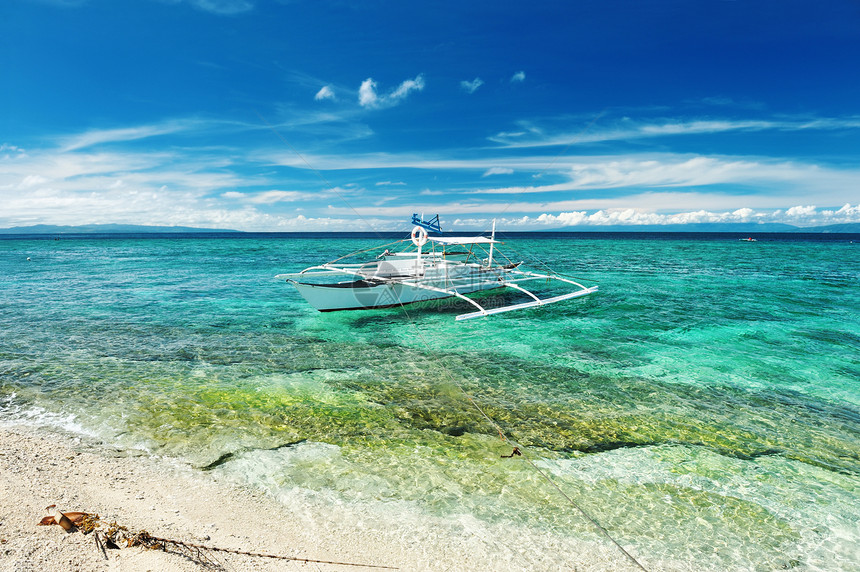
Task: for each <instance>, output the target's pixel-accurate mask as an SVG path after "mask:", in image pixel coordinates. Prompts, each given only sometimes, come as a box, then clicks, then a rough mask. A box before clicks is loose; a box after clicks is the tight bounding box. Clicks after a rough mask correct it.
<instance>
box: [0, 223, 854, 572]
mask: <svg viewBox="0 0 860 572" xmlns="http://www.w3.org/2000/svg"><path fill="white" fill-rule="evenodd" d="M737 238H738V237H736V236H729V235H726V236H720V235H713V236H695V237H694V236H683V235H644V236H639V235H570V236H565V237H562V236H557V235H546V236H543V237H535V236H527V235H526V236H512V237H511V238H509V239H507V240H506V245H505V249H504V250H505V251H506V252H507V253H509V254H510V255H511V258H514V259H525V260H526V262H527V263H529V262H534V261H536V260H539V261H542V262H544V263H546V264H547V265H548V266H550V267H551V268H553V269H555V270H557V271H560V272H564V273H565V274H568V275H571V276H574V277H576V278H577V279H579V280H580V281H581V282H583V283H584V284H586V285H593V284H599V285H600V292H599V293H597V294H595V295H592V296H589V297H586V298H582V299H577V300H572V301H569V302H565V303H560V304H556V305H553V306H550V307H546V308H538V309H533V310H528V311H523V312H515V313H509V314H503V315H498V316H495V317H492V318H488V319H479V320H471V321H466V322H455V320H454V316H456V315H457V314H458V313H464V312H468V311H470V310H471V308H470V307H469V306H468V305H467V304H465V303H445V304H442V305H440V306H424V307H421V306H415V305H413V306H409V307H408V308H407V311H404V310H402V309H401V310H398V309H390V310H373V311H362V312H338V313H326V314H322V313H318V312H316V311H315V310H313V309H311V308H310V307H309V306H307V304H306V303H305V302H304V301H303V300H302V299H301V298H300V297H299V296H298V294H297V293H296V292H295V291H294V290H293V289H292V288H291V287H289V286H288V285H286V284H284V283H283V282H278V281H276V280H274V278H273V277H274V275H275V274H278V273H282V272H290V271H297V270H300V269H302V268H304V267H306V266H309V265H312V264H316V263H320V262H324V261H328V260H331V259H334V258H336V257H338V256H340V255H342V254H344V253H347V252H350V251H353V250H357V249H360V248H364V247H368V246H372V245H374V244H376V243H378V242H385V241H386V240H377V239H374V238H370V237H360V236H353V237H349V236H338V235H333V236H322V235H308V236H302V235H300V236H297V235H222V236H202V237H201V236H198V237H194V236H183V237H170V236H159V237H117V236H114V237H99V238H91V237H89V238H88V237H63V238H62V239H60V240H50V239H35V238H16V239H4V240H0V276H2V280H0V422H3V423H8V424H29V425H38V426H41V427H43V428H47V429H50V430H56V431H64V432H72V433H76V434H80V435H83V436H85V437H86V438H88V439H92V440H96V441H98V442H101V443H104V444H105V445H107V446H110V447H113V448H119V449H120V450H124V451H129V452H132V451H145V452H147V453H149V454H152V455H157V456H163V457H166V458H168V459H173V460H179V461H181V462H184V463H187V464H188V465H190V466H192V467H194V470H199V471H208V472H214V473H216V474H217V475H219V476H220V477H223V478H227V479H231V480H233V481H235V482H239V483H243V484H247V485H249V486H251V487H257V488H261V489H264V490H266V491H268V492H270V493H272V494H273V495H274V496H275V497H276V498H282V499H286V498H287V497H288V496H289V495H296V494H305V495H317V496H322V497H325V498H326V499H329V500H331V501H332V502H334V503H343V504H345V505H354V506H359V505H362V506H367V507H371V506H372V507H373V510H376V511H382V512H384V511H386V510H390V511H391V512H392V514H395V513H396V514H397V515H398V518H404V516H403V515H404V514H407V513H408V514H412V515H418V516H416V517H415V519H414V521H411V522H410V523H409V526H412V527H421V526H422V518H421V516H422V515H424V516H427V517H428V518H430V517H432V518H434V519H437V520H436V521H438V519H442V520H443V521H444V520H446V519H447V520H450V521H451V522H457V523H460V525H458V526H460V528H459V529H458V530H460V532H462V533H464V534H466V533H467V532H464V531H465V530H466V529H468V530H476V529H480V528H481V527H499V526H502V527H504V528H505V530H507V531H514V532H513V534H515V535H516V536H517V537H519V538H520V540H523V539H526V540H527V541H528V542H529V551H532V552H534V551H537V552H540V554H533V555H532V556H530V557H529V556H522V557H520V559H518V560H516V561H515V562H514V563H513V564H512V568H515V569H527V568H532V569H553V568H556V567H559V566H564V565H565V564H566V562H567V558H568V556H567V555H565V554H564V553H561V552H559V553H554V552H553V546H557V545H558V544H559V542H563V541H564V540H565V539H571V538H573V539H583V540H585V541H588V542H592V543H593V545H595V546H601V545H605V544H606V541H605V540H604V539H603V538H602V537H601V535H600V534H599V533H598V531H597V530H595V528H594V526H593V525H592V524H591V523H589V522H588V521H587V520H586V519H584V518H583V517H582V516H581V515H580V514H579V513H578V512H577V511H576V510H575V509H574V508H573V507H572V506H571V505H570V503H569V502H568V501H567V500H566V499H565V498H564V497H563V496H562V495H560V494H559V493H558V492H557V491H556V490H555V489H553V488H551V487H549V486H548V485H547V484H546V483H545V481H543V479H542V478H541V477H540V475H539V474H537V472H536V471H535V470H534V469H533V468H532V467H531V466H530V465H529V464H528V463H527V462H525V460H524V459H519V458H513V459H503V458H501V455H506V454H509V453H510V452H511V449H512V446H511V444H510V443H506V442H503V441H502V440H501V439H500V438H499V434H498V432H497V431H496V429H495V428H494V427H493V426H492V425H491V424H490V423H488V422H487V421H486V419H484V418H483V417H482V416H481V415H480V414H479V413H478V412H477V410H476V408H475V407H474V406H473V404H472V402H470V398H471V399H472V400H474V404H476V405H478V406H479V407H480V408H481V409H482V410H483V411H484V412H485V413H486V414H487V415H488V416H489V417H490V418H492V419H493V420H494V421H495V422H496V423H497V424H498V425H499V427H501V428H502V430H503V431H504V432H505V434H506V435H507V436H509V437H510V438H511V439H512V440H513V441H515V442H516V443H517V444H519V445H520V446H521V447H522V448H523V449H524V451H525V452H526V454H527V455H528V458H529V459H530V460H532V461H533V462H534V464H535V466H537V467H539V468H541V469H542V470H544V471H545V472H546V473H547V474H548V475H550V476H551V477H552V479H553V481H554V482H555V483H556V485H558V487H559V488H560V489H562V490H563V491H564V493H565V494H566V495H568V496H569V497H570V498H571V499H574V500H575V502H577V503H578V504H580V505H581V506H582V507H583V508H584V509H585V510H587V511H588V512H589V513H590V514H591V515H592V516H593V517H594V518H595V520H597V521H598V522H599V523H600V524H601V525H602V526H604V527H605V528H606V529H607V530H608V531H609V532H610V533H611V534H612V535H613V537H614V538H616V539H617V540H618V541H619V542H620V543H621V544H622V545H624V546H625V547H626V548H627V549H628V550H630V552H631V553H633V554H635V555H636V557H637V558H638V559H639V560H640V562H642V564H643V565H644V566H645V567H646V568H649V569H650V568H659V567H661V566H669V565H668V564H667V563H671V566H669V567H675V568H678V569H690V570H702V569H715V570H781V569H797V570H830V571H833V570H856V569H857V566H858V565H857V563H858V562H860V548H858V546H860V310H858V309H860V251H858V248H860V244H858V242H860V240H858V237H857V236H835V235H831V236H820V235H819V236H816V237H804V236H793V237H792V236H789V235H777V236H770V237H761V238H760V239H759V241H758V242H755V243H746V242H740V241H738V239H737ZM851 239H853V240H854V243H852V242H851ZM532 268H534V269H540V266H539V265H537V264H533V265H532ZM485 296H490V298H489V299H486V298H485V301H486V303H500V302H504V301H509V302H510V301H516V298H515V297H513V296H511V297H505V298H503V299H496V298H492V296H497V295H496V294H492V293H490V294H485ZM506 296H507V295H506ZM404 507H406V508H404ZM398 511H399V512H398ZM434 522H435V521H434ZM464 522H468V523H471V524H469V526H466V525H464V524H462V523H464ZM476 527H477V528H476ZM429 534H430V532H429V531H428V535H429ZM509 541H510V539H507V540H506V544H507V543H508V542H509ZM493 542H494V541H493V540H491V539H481V538H478V540H476V550H478V551H480V550H482V549H485V550H487V551H491V550H496V549H497V548H498V547H497V546H495V545H494V544H493ZM482 546H483V547H484V548H481V547H482ZM536 547H537V548H536ZM606 550H607V551H611V550H612V547H611V546H610V547H609V548H607V549H606ZM530 558H531V559H530Z"/></svg>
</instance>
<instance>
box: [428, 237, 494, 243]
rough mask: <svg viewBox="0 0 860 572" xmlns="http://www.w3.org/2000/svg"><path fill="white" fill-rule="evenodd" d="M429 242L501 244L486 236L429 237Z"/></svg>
mask: <svg viewBox="0 0 860 572" xmlns="http://www.w3.org/2000/svg"><path fill="white" fill-rule="evenodd" d="M427 240H430V241H432V242H436V243H439V244H499V241H498V240H493V239H492V238H487V237H486V236H428V237H427Z"/></svg>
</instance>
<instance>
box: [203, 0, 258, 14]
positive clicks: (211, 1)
mask: <svg viewBox="0 0 860 572" xmlns="http://www.w3.org/2000/svg"><path fill="white" fill-rule="evenodd" d="M190 3H191V5H192V6H194V7H195V8H198V9H200V10H203V11H204V12H211V13H213V14H220V15H224V16H231V15H233V14H241V13H243V12H248V11H250V10H253V9H254V3H253V2H251V1H250V0H190Z"/></svg>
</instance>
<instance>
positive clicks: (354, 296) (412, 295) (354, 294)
mask: <svg viewBox="0 0 860 572" xmlns="http://www.w3.org/2000/svg"><path fill="white" fill-rule="evenodd" d="M293 286H295V287H296V290H298V291H299V294H301V296H302V298H304V299H305V300H306V301H307V302H308V304H310V305H311V306H313V307H314V308H316V309H317V310H319V311H320V312H333V311H336V310H369V309H371V308H390V307H392V306H400V305H402V304H412V303H415V302H425V301H427V300H439V299H442V298H450V297H451V296H453V294H450V293H444V292H434V291H433V290H428V289H427V288H421V287H417V286H410V285H408V284H402V283H393V284H374V283H372V282H366V281H364V280H358V281H355V282H347V283H342V284H307V283H304V282H293ZM500 287H502V286H501V284H499V283H498V282H497V281H493V282H490V281H488V282H481V283H477V284H472V285H469V286H467V287H463V288H458V289H457V290H458V293H460V294H468V293H470V292H478V291H481V290H492V289H495V288H500Z"/></svg>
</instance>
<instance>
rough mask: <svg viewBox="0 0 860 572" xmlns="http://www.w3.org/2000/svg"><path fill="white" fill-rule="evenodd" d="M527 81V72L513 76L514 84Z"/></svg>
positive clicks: (519, 72)
mask: <svg viewBox="0 0 860 572" xmlns="http://www.w3.org/2000/svg"><path fill="white" fill-rule="evenodd" d="M525 80H526V72H524V71H518V72H517V73H515V74H514V75H512V76H511V81H512V82H522V81H525Z"/></svg>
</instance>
